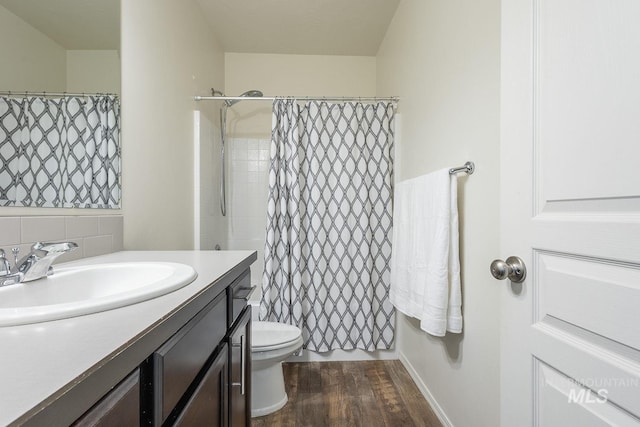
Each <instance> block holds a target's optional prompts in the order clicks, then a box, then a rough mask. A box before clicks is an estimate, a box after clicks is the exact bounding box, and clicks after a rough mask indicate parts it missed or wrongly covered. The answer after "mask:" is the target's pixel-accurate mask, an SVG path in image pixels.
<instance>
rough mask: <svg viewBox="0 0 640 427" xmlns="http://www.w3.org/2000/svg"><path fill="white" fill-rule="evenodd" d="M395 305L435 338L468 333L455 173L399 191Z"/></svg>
mask: <svg viewBox="0 0 640 427" xmlns="http://www.w3.org/2000/svg"><path fill="white" fill-rule="evenodd" d="M390 299H391V303H392V304H393V305H394V306H395V307H396V308H397V309H398V310H399V311H401V312H402V313H405V314H406V315H408V316H411V317H415V318H417V319H420V328H421V329H422V330H424V331H426V332H428V333H429V334H431V335H435V336H444V335H445V333H446V332H447V331H449V332H455V333H460V332H462V309H461V305H462V298H461V291H460V258H459V242H458V180H457V177H456V176H455V174H454V175H450V174H449V169H442V170H439V171H437V172H433V173H430V174H428V175H423V176H420V177H418V178H413V179H409V180H406V181H402V182H401V183H400V184H398V185H397V186H396V194H395V198H394V213H393V246H392V255H391V290H390Z"/></svg>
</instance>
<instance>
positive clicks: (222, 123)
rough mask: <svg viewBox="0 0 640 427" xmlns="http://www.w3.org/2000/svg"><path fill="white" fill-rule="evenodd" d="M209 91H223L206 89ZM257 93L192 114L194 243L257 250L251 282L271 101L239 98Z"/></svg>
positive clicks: (254, 93)
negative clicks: (194, 187)
mask: <svg viewBox="0 0 640 427" xmlns="http://www.w3.org/2000/svg"><path fill="white" fill-rule="evenodd" d="M212 96H213V97H220V96H224V94H223V93H222V92H220V91H217V90H214V89H212ZM262 96H263V94H262V92H261V91H259V90H248V91H246V92H244V93H242V94H241V95H239V96H237V97H233V99H225V100H220V101H216V102H215V105H214V108H217V109H218V114H217V115H214V114H209V116H208V117H206V116H205V115H204V114H203V113H201V112H199V111H196V112H195V117H194V126H195V128H194V135H195V148H196V149H195V150H194V152H195V159H194V161H195V164H196V168H195V169H196V176H195V181H196V183H199V185H198V184H196V197H195V203H196V209H195V210H196V215H195V216H196V218H194V221H195V236H194V240H195V242H196V248H199V249H202V250H215V249H223V250H255V251H258V260H257V261H256V262H255V263H254V264H253V266H252V269H251V270H252V272H251V273H252V274H251V281H252V285H253V286H257V287H260V283H261V279H262V270H263V265H264V256H263V251H264V240H265V221H266V212H267V211H266V203H267V188H268V181H267V175H268V169H269V145H270V130H269V129H270V124H269V123H270V119H269V121H267V120H266V119H267V118H269V117H270V114H271V105H270V103H255V102H243V103H241V101H244V99H245V98H247V99H252V98H258V97H262ZM229 98H231V97H229ZM257 116H259V117H257ZM260 119H262V120H260Z"/></svg>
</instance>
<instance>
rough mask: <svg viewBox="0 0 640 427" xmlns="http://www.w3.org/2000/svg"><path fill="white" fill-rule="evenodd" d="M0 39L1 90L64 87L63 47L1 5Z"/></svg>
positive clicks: (61, 89) (51, 90)
mask: <svg viewBox="0 0 640 427" xmlns="http://www.w3.org/2000/svg"><path fill="white" fill-rule="evenodd" d="M0 40H2V43H0V58H2V66H0V90H11V91H25V90H26V91H47V92H61V91H64V90H65V88H66V81H67V75H66V51H65V49H64V48H63V47H62V46H60V45H59V44H57V43H55V42H54V41H53V40H51V39H50V38H49V37H47V36H45V35H44V34H42V33H41V32H39V31H38V30H36V29H35V28H33V27H32V26H31V25H29V24H27V23H26V22H24V21H23V20H22V19H21V18H19V17H17V16H16V15H14V14H13V13H11V12H9V11H8V10H7V9H5V8H4V7H2V6H0Z"/></svg>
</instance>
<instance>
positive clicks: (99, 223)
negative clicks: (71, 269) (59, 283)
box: [0, 215, 123, 265]
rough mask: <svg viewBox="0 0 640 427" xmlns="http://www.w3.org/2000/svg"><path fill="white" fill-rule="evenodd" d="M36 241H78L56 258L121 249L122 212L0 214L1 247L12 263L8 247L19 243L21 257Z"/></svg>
mask: <svg viewBox="0 0 640 427" xmlns="http://www.w3.org/2000/svg"><path fill="white" fill-rule="evenodd" d="M38 241H40V242H60V241H71V242H75V243H77V244H78V249H76V250H75V251H73V252H70V253H67V254H64V255H61V256H60V257H59V258H58V259H57V260H56V262H65V261H73V260H76V259H80V258H86V257H91V256H97V255H104V254H108V253H111V252H117V251H121V250H122V249H123V220H122V215H96V216H31V217H28V216H22V217H20V216H15V217H7V216H5V217H0V248H2V249H4V251H5V252H6V254H7V259H9V260H10V261H11V264H12V265H13V254H12V253H11V248H13V247H19V248H20V254H19V257H22V256H23V255H25V254H27V253H28V252H29V249H30V247H31V245H32V244H33V243H35V242H38Z"/></svg>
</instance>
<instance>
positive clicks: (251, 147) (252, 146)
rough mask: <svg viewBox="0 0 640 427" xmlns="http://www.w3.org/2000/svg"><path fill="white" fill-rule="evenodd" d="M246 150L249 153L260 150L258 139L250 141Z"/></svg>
mask: <svg viewBox="0 0 640 427" xmlns="http://www.w3.org/2000/svg"><path fill="white" fill-rule="evenodd" d="M247 148H248V149H249V151H255V150H259V149H260V140H259V139H250V140H249V142H248V144H247Z"/></svg>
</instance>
